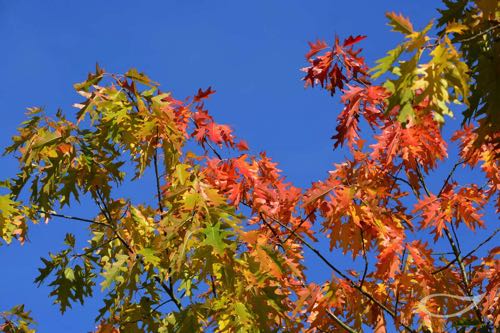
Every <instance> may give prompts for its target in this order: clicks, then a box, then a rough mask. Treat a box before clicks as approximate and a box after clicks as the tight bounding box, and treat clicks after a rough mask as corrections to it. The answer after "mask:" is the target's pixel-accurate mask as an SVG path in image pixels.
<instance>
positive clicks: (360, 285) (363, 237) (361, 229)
mask: <svg viewBox="0 0 500 333" xmlns="http://www.w3.org/2000/svg"><path fill="white" fill-rule="evenodd" d="M359 231H360V234H361V246H362V250H363V260H364V261H365V268H364V270H363V277H362V278H361V282H360V283H359V287H360V288H361V289H362V288H363V284H364V283H365V279H366V273H368V258H367V256H366V247H365V236H364V232H363V228H361V227H359Z"/></svg>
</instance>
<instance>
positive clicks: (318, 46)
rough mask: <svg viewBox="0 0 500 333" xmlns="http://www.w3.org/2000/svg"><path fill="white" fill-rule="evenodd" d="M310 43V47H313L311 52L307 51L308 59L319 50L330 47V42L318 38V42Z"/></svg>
mask: <svg viewBox="0 0 500 333" xmlns="http://www.w3.org/2000/svg"><path fill="white" fill-rule="evenodd" d="M308 44H309V47H310V48H311V50H310V51H309V52H307V54H306V59H307V60H309V59H310V58H311V57H312V56H314V55H316V54H317V53H318V52H320V51H322V50H324V49H326V48H327V47H328V44H326V43H325V42H324V41H322V40H318V41H316V43H314V42H309V43H308Z"/></svg>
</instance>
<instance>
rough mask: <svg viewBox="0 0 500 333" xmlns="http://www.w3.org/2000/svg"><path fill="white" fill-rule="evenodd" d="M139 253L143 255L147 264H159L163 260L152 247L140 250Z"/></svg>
mask: <svg viewBox="0 0 500 333" xmlns="http://www.w3.org/2000/svg"><path fill="white" fill-rule="evenodd" d="M137 253H138V254H140V255H142V256H143V258H144V263H145V264H148V265H149V264H150V265H153V266H157V265H158V264H159V263H160V261H161V259H160V258H159V257H158V256H157V255H156V254H157V252H156V251H155V250H154V249H152V248H149V247H145V248H143V249H141V250H140V251H137Z"/></svg>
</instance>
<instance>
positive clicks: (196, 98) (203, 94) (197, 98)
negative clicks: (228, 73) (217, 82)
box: [193, 87, 215, 102]
mask: <svg viewBox="0 0 500 333" xmlns="http://www.w3.org/2000/svg"><path fill="white" fill-rule="evenodd" d="M212 94H215V90H212V87H208V89H207V90H205V91H203V90H201V89H198V93H197V94H196V96H194V99H193V101H194V102H200V101H201V100H203V99H205V98H208V96H210V95H212Z"/></svg>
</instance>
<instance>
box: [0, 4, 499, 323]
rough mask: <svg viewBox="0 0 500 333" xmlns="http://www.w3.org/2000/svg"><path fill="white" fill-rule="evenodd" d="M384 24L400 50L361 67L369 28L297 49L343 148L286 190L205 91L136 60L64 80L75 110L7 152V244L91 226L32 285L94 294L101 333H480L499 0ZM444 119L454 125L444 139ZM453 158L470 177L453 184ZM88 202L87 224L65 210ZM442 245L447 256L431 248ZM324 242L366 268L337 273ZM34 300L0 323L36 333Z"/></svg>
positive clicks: (57, 296) (493, 162)
mask: <svg viewBox="0 0 500 333" xmlns="http://www.w3.org/2000/svg"><path fill="white" fill-rule="evenodd" d="M387 19H388V22H389V25H390V27H391V28H392V30H393V31H394V32H396V33H399V34H400V35H401V42H400V43H399V44H398V45H396V47H395V48H394V49H392V50H390V51H388V52H387V56H385V57H384V58H382V59H380V60H378V61H377V64H376V65H375V66H374V67H372V68H370V67H369V66H368V65H367V64H366V63H365V61H364V58H363V57H362V51H361V49H360V48H359V45H360V43H362V41H363V39H364V38H365V36H348V37H347V38H340V37H335V39H334V40H333V41H331V43H330V44H329V43H327V42H325V41H323V40H318V41H315V42H311V43H310V51H309V52H308V53H307V54H306V67H305V68H303V69H302V70H303V71H304V82H305V85H306V86H311V87H317V86H319V87H321V88H322V89H324V90H326V91H327V92H328V93H330V94H331V95H335V94H340V100H341V102H342V103H343V104H344V107H343V109H342V110H341V111H340V113H339V114H338V117H337V126H336V128H335V132H334V134H333V136H332V139H333V142H334V143H333V145H334V148H336V149H345V151H346V156H347V157H346V159H345V161H343V162H342V163H338V164H335V166H334V168H333V169H332V170H331V171H330V172H329V173H328V175H327V177H326V178H325V179H323V180H321V181H318V182H314V183H312V185H311V186H310V187H309V188H306V189H300V188H298V187H296V186H294V185H293V184H291V183H289V182H288V181H287V180H286V179H285V177H284V175H283V173H282V171H281V170H280V169H279V168H278V166H277V163H275V162H273V160H272V158H271V157H269V156H267V155H266V154H265V153H260V154H254V153H252V152H251V150H250V149H249V145H248V144H247V143H246V142H245V141H244V140H242V139H240V138H239V137H237V136H236V134H235V133H234V132H233V130H232V129H231V128H230V127H229V126H228V125H225V124H222V123H219V122H217V121H216V120H215V119H214V118H213V117H212V115H211V113H210V112H209V111H208V109H207V106H206V104H207V100H208V99H210V97H211V96H212V94H214V93H215V91H214V90H212V88H210V87H209V88H207V89H199V90H198V92H197V93H196V94H194V96H193V97H192V98H188V99H186V100H181V99H177V98H176V97H174V96H173V95H172V94H171V93H170V92H165V91H164V90H163V89H162V88H161V86H160V84H159V83H157V82H155V81H153V80H152V79H150V78H149V77H148V76H147V75H146V74H144V73H142V72H140V71H138V70H136V69H131V70H129V71H127V72H126V73H124V74H116V73H108V72H106V71H105V70H104V69H102V68H100V67H99V66H96V69H95V71H94V72H92V73H91V74H89V75H88V77H87V79H86V80H85V81H83V82H81V83H78V84H75V85H74V88H75V90H76V91H77V92H78V93H79V94H80V95H81V96H82V100H81V101H79V102H78V103H77V104H75V107H76V108H77V110H78V111H77V112H76V114H66V113H64V112H63V111H61V110H59V111H57V112H56V113H55V114H49V113H46V112H45V111H44V110H43V109H42V108H38V107H34V108H30V109H29V112H28V113H27V120H26V121H25V122H24V123H23V124H22V125H21V127H20V128H19V133H18V135H17V136H15V137H13V138H12V144H11V145H10V146H9V147H7V148H6V151H5V152H6V154H12V155H14V156H15V157H16V158H17V159H18V161H19V168H18V173H17V175H16V176H14V177H12V178H10V179H7V180H5V181H3V182H2V186H3V188H4V189H5V191H6V192H5V193H6V194H3V195H1V196H0V237H1V239H2V241H3V243H5V244H10V243H11V242H13V241H16V242H21V243H23V242H25V241H26V240H27V239H28V237H29V224H30V223H39V222H40V221H45V222H48V223H52V220H54V219H61V220H66V221H69V220H73V221H79V222H81V223H86V224H88V230H89V238H88V239H86V240H85V241H87V243H88V245H87V246H85V247H83V248H82V247H81V246H78V245H77V244H79V243H80V242H77V241H76V239H75V236H74V235H72V234H70V233H68V234H67V235H66V238H65V240H64V243H65V249H63V250H62V251H60V252H56V253H50V254H48V255H47V256H45V257H44V258H42V263H41V267H40V269H39V276H38V277H37V278H36V280H35V283H37V284H42V283H43V284H47V285H49V286H50V287H51V290H52V291H51V293H50V297H52V298H53V300H54V303H55V304H56V305H57V306H58V307H59V309H60V311H61V312H65V311H67V310H68V308H70V307H71V306H72V304H74V303H75V302H79V303H82V304H84V303H85V300H86V299H87V298H89V297H92V296H93V293H94V292H95V287H96V286H98V287H99V288H100V289H101V291H102V292H103V293H104V295H105V297H104V301H103V304H102V308H101V310H100V311H99V313H98V314H96V325H97V328H96V332H97V333H109V332H211V331H214V332H298V331H305V332H337V331H339V332H340V331H346V332H361V331H374V332H379V333H381V332H387V331H394V330H398V331H405V332H423V331H424V332H448V331H451V330H456V331H457V332H493V330H494V329H495V327H497V328H498V327H499V326H500V309H499V307H498V297H499V287H500V279H499V277H500V274H498V271H499V264H500V263H499V261H498V254H499V248H498V247H493V246H492V244H493V242H494V239H495V236H496V235H497V233H498V231H499V228H498V225H497V221H487V220H485V219H484V215H485V210H495V214H498V212H499V211H500V196H499V190H500V163H499V158H500V145H499V143H500V140H499V138H500V131H499V124H500V119H499V112H498V109H499V107H500V105H499V104H500V100H499V99H500V95H499V94H498V92H499V91H500V84H499V80H500V79H499V77H500V65H499V64H500V59H499V58H500V47H499V38H500V33H499V31H500V8H499V3H498V2H497V1H492V0H481V1H479V0H478V1H467V0H459V1H451V0H444V2H443V7H442V8H441V9H440V10H439V17H438V18H437V19H436V20H435V21H432V22H430V23H429V24H428V25H427V26H425V27H423V28H422V29H418V28H416V27H414V26H413V25H412V23H411V20H410V19H409V18H407V17H405V16H404V15H402V14H399V13H388V14H387ZM298 65H299V64H298ZM457 110H459V111H457ZM449 122H460V124H459V126H458V127H459V129H458V130H457V131H455V132H454V133H453V135H452V136H451V137H445V136H444V132H443V126H444V125H445V124H447V123H449ZM365 128H366V129H367V130H366V131H365V130H364V129H365ZM361 129H363V130H361ZM451 141H452V142H457V143H458V145H459V149H458V152H457V153H456V154H455V152H454V151H449V149H448V146H449V143H450V142H451ZM222 148H224V150H223V149H222ZM449 155H451V156H449ZM446 160H451V161H455V162H454V165H453V167H452V168H451V169H450V170H449V173H447V174H446V176H445V177H443V179H442V180H441V184H440V187H439V190H438V191H432V188H431V187H430V186H429V184H428V182H429V180H428V178H429V175H430V174H431V173H432V171H433V170H436V169H437V168H438V167H439V166H440V165H441V164H442V163H444V161H446ZM463 167H468V168H470V169H472V170H473V172H476V173H477V174H479V175H480V177H478V178H474V179H465V180H464V179H462V180H461V182H460V180H459V179H455V177H454V174H455V171H456V170H457V169H458V168H463ZM145 174H149V175H153V178H154V187H152V188H146V189H145V190H144V198H145V199H144V201H143V202H133V201H132V200H131V199H130V198H128V197H123V196H121V192H120V189H121V187H122V186H123V184H125V183H127V182H141V181H143V176H144V175H145ZM83 197H85V198H89V199H90V200H91V201H92V202H93V203H94V204H95V206H96V207H98V209H99V212H100V213H99V214H98V215H97V216H93V217H92V216H74V215H67V214H66V213H62V212H61V210H64V211H65V212H66V211H68V209H71V207H72V205H73V204H75V203H77V202H79V201H80V200H81V199H82V198H83ZM61 228H63V226H61ZM457 228H461V229H460V230H461V233H460V234H457V232H456V229H457ZM477 228H485V229H487V230H488V231H489V236H488V237H487V238H485V239H478V241H477V245H476V247H474V248H472V249H470V250H465V249H462V248H461V246H460V238H459V236H461V237H469V234H470V235H472V234H473V232H474V231H475V230H476V229H477ZM429 236H430V237H429ZM319 239H327V241H328V242H329V245H330V251H332V252H331V253H329V252H327V251H322V250H320V249H319V248H318V247H317V246H316V245H315V244H316V242H317V241H318V240H319ZM441 240H444V242H446V244H447V247H448V250H449V252H446V253H444V254H443V253H438V251H436V249H435V246H433V245H435V244H436V242H438V241H441ZM334 251H340V252H335V253H336V254H335V255H337V253H343V255H345V256H349V257H352V259H353V260H357V261H358V262H360V263H361V264H360V265H358V266H359V270H349V269H345V268H344V267H340V266H339V265H337V264H336V263H335V257H334V256H332V253H334ZM479 253H484V255H478V254H479ZM311 257H316V259H317V262H319V263H320V264H321V265H322V266H321V267H318V266H316V265H317V264H310V260H309V259H310V258H311ZM310 270H321V271H323V272H324V274H323V276H324V281H323V282H321V283H316V282H312V281H310V280H309V279H308V271H310ZM478 295H479V296H478ZM28 310H29V309H25V308H24V306H23V305H19V306H16V307H15V308H13V309H11V310H8V309H6V310H5V311H4V312H1V313H0V331H2V332H33V331H34V326H33V323H34V321H33V319H32V318H31V316H30V314H29V311H28ZM35 319H36V318H35Z"/></svg>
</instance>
